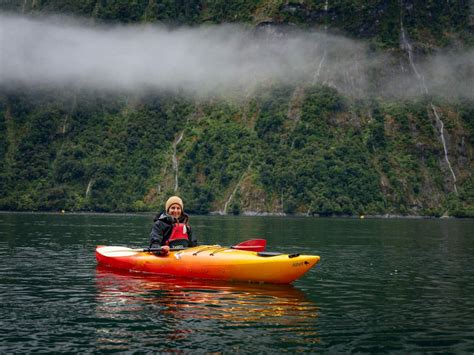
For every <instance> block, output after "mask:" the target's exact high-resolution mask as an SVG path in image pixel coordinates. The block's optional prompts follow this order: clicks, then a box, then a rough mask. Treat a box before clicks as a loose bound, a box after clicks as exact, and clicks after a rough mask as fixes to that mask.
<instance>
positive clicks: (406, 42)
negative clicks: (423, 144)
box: [400, 0, 458, 194]
mask: <svg viewBox="0 0 474 355" xmlns="http://www.w3.org/2000/svg"><path fill="white" fill-rule="evenodd" d="M402 11H403V0H400V33H401V39H402V45H403V48H405V49H406V51H407V53H408V61H409V63H410V66H411V68H412V69H413V72H414V73H415V75H416V77H417V78H418V80H420V81H421V86H422V91H423V93H424V94H426V95H429V92H428V87H427V86H426V82H425V78H424V76H423V75H422V74H421V73H420V72H418V70H417V68H416V65H415V61H414V60H413V48H412V46H411V43H410V41H409V40H408V38H407V35H406V33H405V27H404V26H403V12H402ZM430 105H431V109H432V110H433V114H434V116H435V118H436V121H437V123H438V125H439V136H440V139H441V143H442V144H443V150H444V159H445V160H446V163H447V165H448V168H449V171H450V172H451V175H452V177H453V189H454V192H455V193H456V194H457V193H458V189H457V186H456V181H457V179H456V175H455V174H454V170H453V167H452V165H451V162H450V161H449V156H448V148H447V145H446V139H445V137H444V123H443V121H442V120H441V118H440V117H439V114H438V111H437V110H436V107H435V106H434V104H433V102H430Z"/></svg>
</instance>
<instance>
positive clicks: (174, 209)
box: [168, 203, 182, 218]
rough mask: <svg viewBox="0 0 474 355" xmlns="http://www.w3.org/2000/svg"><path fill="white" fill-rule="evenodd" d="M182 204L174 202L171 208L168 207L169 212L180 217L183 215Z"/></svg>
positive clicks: (175, 216)
mask: <svg viewBox="0 0 474 355" xmlns="http://www.w3.org/2000/svg"><path fill="white" fill-rule="evenodd" d="M181 212H182V210H181V206H180V205H178V204H177V203H175V204H172V205H171V206H170V208H169V209H168V214H169V215H171V216H173V217H174V218H178V217H180V216H181Z"/></svg>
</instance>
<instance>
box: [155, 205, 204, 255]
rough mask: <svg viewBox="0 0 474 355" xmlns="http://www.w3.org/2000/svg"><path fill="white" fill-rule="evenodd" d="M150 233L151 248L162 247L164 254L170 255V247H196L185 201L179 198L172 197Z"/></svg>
mask: <svg viewBox="0 0 474 355" xmlns="http://www.w3.org/2000/svg"><path fill="white" fill-rule="evenodd" d="M153 222H154V223H153V227H152V229H151V233H150V248H151V246H152V245H153V244H158V245H160V246H161V247H162V254H164V255H166V254H168V253H169V249H170V247H176V246H185V247H188V246H196V245H197V241H196V239H194V238H193V233H192V230H191V227H190V226H189V224H188V222H189V217H188V215H187V214H186V213H184V205H183V200H182V199H181V198H179V197H178V196H171V197H170V198H169V199H168V201H166V204H165V211H164V212H162V213H160V214H157V215H156V216H155V218H154V219H153Z"/></svg>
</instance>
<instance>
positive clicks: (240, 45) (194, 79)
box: [0, 14, 474, 99]
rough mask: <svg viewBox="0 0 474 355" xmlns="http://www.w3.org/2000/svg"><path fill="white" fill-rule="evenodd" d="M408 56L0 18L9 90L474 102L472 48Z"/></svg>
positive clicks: (294, 39) (3, 78) (318, 43)
mask: <svg viewBox="0 0 474 355" xmlns="http://www.w3.org/2000/svg"><path fill="white" fill-rule="evenodd" d="M406 57H407V58H400V57H399V56H398V57H397V56H394V55H390V54H388V53H382V52H377V53H374V52H371V51H369V49H368V48H367V45H366V44H365V43H363V42H360V41H356V40H353V39H349V38H347V37H344V36H336V35H330V34H327V33H324V32H317V31H298V30H292V31H285V32H283V31H280V30H277V29H275V28H264V29H255V28H248V27H244V26H239V25H216V26H201V27H182V28H174V29H170V28H165V27H159V26H152V25H147V26H146V25H117V26H111V25H97V24H95V25H94V24H92V23H90V22H89V23H87V22H85V21H83V20H82V21H81V20H78V19H74V18H66V17H35V18H31V17H22V16H17V15H7V14H0V85H2V86H6V87H11V86H28V87H29V86H35V87H38V86H39V87H41V86H43V85H44V86H60V87H68V86H71V87H81V88H91V89H99V90H108V91H116V90H120V91H124V90H125V91H140V90H146V91H150V90H151V91H155V90H156V91H160V92H162V91H169V92H180V93H185V94H189V95H195V96H201V97H206V96H210V95H212V96H216V95H217V96H219V95H224V96H228V95H236V96H242V95H250V94H251V93H252V92H253V91H254V90H255V89H256V88H258V87H262V86H263V87H264V86H266V85H270V84H273V83H279V82H283V83H289V84H318V83H320V84H324V85H328V86H332V87H334V88H336V89H337V90H338V91H340V92H342V93H344V94H347V95H351V96H354V97H366V96H372V95H374V94H375V95H379V96H388V97H396V98H398V97H400V98H410V97H417V96H419V95H421V94H424V93H426V91H428V92H429V94H430V95H439V96H442V97H443V98H448V99H451V98H452V99H456V98H461V97H462V98H470V99H473V98H474V85H473V84H472V83H473V82H474V50H472V49H471V50H467V49H457V50H456V51H452V52H447V51H446V52H442V51H439V52H437V53H435V54H433V55H431V56H429V57H425V58H417V56H416V55H413V62H412V63H410V62H409V61H408V56H406ZM413 66H415V68H416V73H415V71H414V68H413ZM374 82H375V83H376V84H375V85H374V84H373V83H374ZM370 83H372V84H370ZM421 86H424V87H425V90H423V88H422V87H421Z"/></svg>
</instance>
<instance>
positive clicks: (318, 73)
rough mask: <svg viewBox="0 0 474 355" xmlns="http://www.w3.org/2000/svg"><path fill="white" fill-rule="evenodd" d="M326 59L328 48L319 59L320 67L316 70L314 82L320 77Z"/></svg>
mask: <svg viewBox="0 0 474 355" xmlns="http://www.w3.org/2000/svg"><path fill="white" fill-rule="evenodd" d="M325 59H326V50H324V53H323V57H322V58H321V60H320V61H319V66H318V69H317V70H316V74H314V78H313V84H315V83H316V82H317V80H318V78H319V75H320V73H321V68H322V67H323V63H324V60H325Z"/></svg>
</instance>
